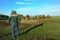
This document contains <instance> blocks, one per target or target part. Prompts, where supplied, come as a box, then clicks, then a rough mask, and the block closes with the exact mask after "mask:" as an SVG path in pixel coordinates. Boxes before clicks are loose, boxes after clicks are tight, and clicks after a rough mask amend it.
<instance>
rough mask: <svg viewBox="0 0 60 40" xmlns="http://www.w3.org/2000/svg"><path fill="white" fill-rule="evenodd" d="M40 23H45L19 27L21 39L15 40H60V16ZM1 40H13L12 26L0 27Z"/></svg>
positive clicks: (16, 39)
mask: <svg viewBox="0 0 60 40" xmlns="http://www.w3.org/2000/svg"><path fill="white" fill-rule="evenodd" d="M38 21H44V22H43V23H42V24H41V23H39V24H30V25H24V24H23V25H19V37H18V38H15V40H60V16H53V17H52V18H46V19H38ZM45 21H47V23H45ZM0 40H12V37H11V25H10V26H3V27H0Z"/></svg>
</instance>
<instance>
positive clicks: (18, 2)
mask: <svg viewBox="0 0 60 40" xmlns="http://www.w3.org/2000/svg"><path fill="white" fill-rule="evenodd" d="M12 10H16V11H17V13H18V14H23V15H27V14H29V15H39V14H40V15H58V16H60V0H0V14H6V15H10V13H11V11H12Z"/></svg>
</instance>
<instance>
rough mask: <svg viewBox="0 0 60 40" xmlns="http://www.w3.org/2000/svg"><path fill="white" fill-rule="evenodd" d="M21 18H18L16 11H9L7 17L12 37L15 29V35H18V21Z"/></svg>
mask: <svg viewBox="0 0 60 40" xmlns="http://www.w3.org/2000/svg"><path fill="white" fill-rule="evenodd" d="M20 20H21V19H20V18H19V16H17V13H16V11H12V12H11V16H10V17H9V22H11V23H12V38H14V36H15V32H14V31H15V29H16V37H18V22H19V21H20Z"/></svg>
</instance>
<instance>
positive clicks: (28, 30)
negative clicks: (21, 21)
mask: <svg viewBox="0 0 60 40" xmlns="http://www.w3.org/2000/svg"><path fill="white" fill-rule="evenodd" d="M40 26H43V23H41V24H38V25H35V26H33V27H31V28H29V29H27V31H25V32H23V33H21V34H19V36H21V35H23V34H26V33H28V32H30V31H31V30H33V29H35V28H37V27H40Z"/></svg>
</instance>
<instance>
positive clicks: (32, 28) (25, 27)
mask: <svg viewBox="0 0 60 40" xmlns="http://www.w3.org/2000/svg"><path fill="white" fill-rule="evenodd" d="M43 24H44V23H41V24H38V25H35V26H33V27H31V28H29V29H27V30H26V31H25V32H23V33H20V34H19V36H21V35H23V34H26V33H28V32H29V31H31V30H33V29H35V28H37V27H40V26H43ZM26 28H28V27H25V28H22V29H19V30H23V29H26ZM15 32H16V31H15ZM11 34H12V33H8V34H3V35H1V36H0V38H2V37H4V36H6V37H8V35H11Z"/></svg>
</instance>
